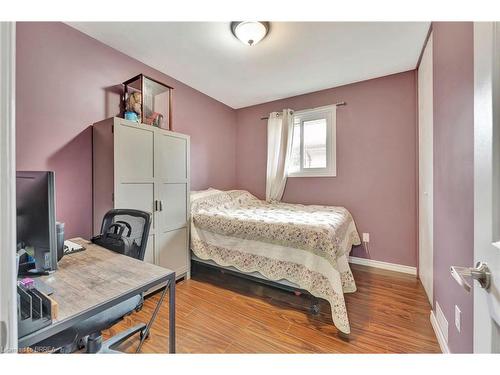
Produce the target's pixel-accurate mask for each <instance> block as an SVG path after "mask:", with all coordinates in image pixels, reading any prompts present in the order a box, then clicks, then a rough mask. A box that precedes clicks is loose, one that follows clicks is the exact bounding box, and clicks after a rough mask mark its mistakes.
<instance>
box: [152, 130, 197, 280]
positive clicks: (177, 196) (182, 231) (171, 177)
mask: <svg viewBox="0 0 500 375" xmlns="http://www.w3.org/2000/svg"><path fill="white" fill-rule="evenodd" d="M155 176H156V180H155V181H156V191H157V199H158V201H159V203H158V211H157V218H158V227H157V228H158V230H157V234H158V243H157V254H156V255H157V257H156V262H157V264H159V265H160V266H163V267H166V268H169V269H171V270H173V271H175V272H176V273H177V276H182V275H183V274H184V273H187V272H189V251H188V217H189V214H188V208H187V204H188V198H189V138H188V137H186V136H184V135H181V134H177V133H172V132H167V131H162V130H158V131H157V132H156V133H155Z"/></svg>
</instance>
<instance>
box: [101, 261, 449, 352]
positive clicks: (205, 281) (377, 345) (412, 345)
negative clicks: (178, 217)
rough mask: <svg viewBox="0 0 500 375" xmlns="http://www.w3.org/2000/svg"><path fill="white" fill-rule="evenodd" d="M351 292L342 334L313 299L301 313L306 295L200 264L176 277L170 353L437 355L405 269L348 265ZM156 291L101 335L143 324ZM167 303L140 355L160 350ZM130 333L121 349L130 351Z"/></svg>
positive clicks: (416, 285)
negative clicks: (314, 307) (188, 275)
mask: <svg viewBox="0 0 500 375" xmlns="http://www.w3.org/2000/svg"><path fill="white" fill-rule="evenodd" d="M352 270H353V273H354V278H355V280H356V284H357V287H358V291H357V292H355V293H352V294H346V295H345V298H346V303H347V311H348V315H349V320H350V323H351V334H350V335H349V336H348V337H345V336H342V335H340V334H339V332H338V330H337V329H336V328H335V326H334V325H333V323H332V318H331V315H330V306H329V304H328V303H327V302H325V301H321V303H320V307H321V311H320V313H319V314H318V315H312V314H311V313H310V312H309V307H310V305H311V301H310V297H308V296H305V295H301V296H296V295H294V293H291V292H286V291H282V290H279V289H276V288H273V287H269V286H266V285H261V284H258V283H255V282H252V281H248V280H244V279H242V278H239V277H235V276H233V275H229V274H223V273H221V272H220V271H217V270H212V269H208V268H204V267H203V268H200V269H199V271H198V272H197V273H196V274H194V275H193V278H192V279H190V280H185V281H180V282H178V283H177V299H176V306H177V313H176V319H177V324H176V328H177V352H178V353H440V349H439V345H438V343H437V340H436V337H435V334H434V331H433V329H432V326H431V324H430V321H429V313H430V310H431V306H430V305H429V302H428V301H427V297H426V295H425V292H424V289H423V287H422V285H421V284H420V282H419V281H418V280H417V279H416V278H415V277H414V276H410V275H405V274H401V273H397V272H391V271H384V270H379V269H375V268H369V267H365V266H359V265H352ZM157 300H158V295H155V296H153V297H151V298H149V299H148V300H146V303H145V305H144V308H143V310H142V311H140V312H138V313H134V314H132V315H130V316H128V317H127V318H125V319H124V320H123V321H122V322H120V323H119V324H117V325H115V326H114V327H113V328H112V329H110V330H108V331H106V332H105V333H104V336H105V338H106V337H109V335H113V334H115V333H117V332H119V331H121V330H124V329H126V328H128V327H131V326H133V325H135V324H137V323H140V322H147V320H148V319H149V317H150V315H151V312H152V310H153V309H154V307H155V306H156V302H157ZM167 323H168V306H167V303H164V305H163V306H162V308H161V310H160V314H159V316H158V318H157V320H156V322H155V324H154V325H153V328H152V331H151V336H150V337H149V339H148V340H147V341H146V343H145V344H144V347H143V352H144V353H165V352H167V342H168V341H167V328H166V327H168V324H167ZM137 344H138V338H132V339H130V340H129V341H128V342H126V343H124V344H123V345H122V346H121V348H120V349H121V350H123V351H127V352H133V351H135V348H136V347H137Z"/></svg>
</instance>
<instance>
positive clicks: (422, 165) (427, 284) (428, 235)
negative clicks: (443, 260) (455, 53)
mask: <svg viewBox="0 0 500 375" xmlns="http://www.w3.org/2000/svg"><path fill="white" fill-rule="evenodd" d="M433 126H434V124H433V79H432V34H431V36H430V37H429V40H428V42H427V45H426V47H425V49H424V53H423V54H422V60H421V62H420V66H419V68H418V155H419V163H418V169H419V175H418V190H419V199H418V202H419V206H418V216H419V217H418V224H419V225H418V228H419V244H418V251H419V253H418V254H419V256H418V275H419V278H420V281H421V282H422V285H423V286H424V289H425V291H426V293H427V297H428V298H429V302H430V303H431V305H432V304H433V300H432V298H433V293H432V291H433V290H432V288H433V144H434V140H433Z"/></svg>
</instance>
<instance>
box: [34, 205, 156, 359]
mask: <svg viewBox="0 0 500 375" xmlns="http://www.w3.org/2000/svg"><path fill="white" fill-rule="evenodd" d="M150 226H151V215H150V214H149V213H147V212H144V211H139V210H131V209H116V210H110V211H108V212H107V213H106V215H104V218H103V221H102V225H101V234H100V235H98V236H96V237H94V238H93V239H92V241H93V242H95V243H97V244H99V245H100V246H103V247H106V248H108V249H110V250H112V251H117V252H120V253H124V252H123V246H119V245H117V241H118V238H119V237H120V235H121V236H123V237H124V239H125V241H126V245H127V246H125V247H127V249H128V250H127V251H126V253H125V255H128V256H131V257H133V258H136V259H139V260H144V254H145V252H146V246H147V242H148V236H149V228H150ZM120 228H121V229H124V230H120ZM108 235H109V236H108ZM106 236H108V237H110V238H111V240H110V241H107V240H106V238H105V237H106ZM113 239H116V240H117V241H113ZM143 302H144V299H143V296H142V295H137V296H134V297H132V298H129V299H128V300H126V301H123V302H121V303H119V304H118V305H116V306H113V307H111V308H109V309H107V310H105V311H103V312H101V313H99V314H97V315H94V316H92V317H90V318H88V319H86V320H84V321H83V322H81V323H78V324H77V325H75V326H73V327H71V328H69V329H67V330H65V331H63V332H61V333H59V334H57V335H55V336H52V337H50V338H48V339H46V340H44V341H42V342H41V343H38V344H37V346H42V347H48V346H50V347H55V348H58V351H59V352H61V353H72V352H74V351H75V350H77V349H82V348H84V347H85V348H86V351H87V353H119V352H118V351H115V350H113V347H115V346H117V345H119V344H121V343H122V342H124V341H125V340H127V339H128V338H130V337H132V336H133V335H135V334H136V333H140V334H141V339H142V336H143V335H145V334H147V332H145V329H146V324H139V325H136V326H135V327H132V328H130V329H128V330H125V331H123V332H120V333H119V334H117V335H115V336H113V337H111V338H110V339H109V340H106V341H105V342H102V335H101V332H102V331H103V330H105V329H108V328H110V327H112V326H113V325H114V324H116V323H117V322H119V321H120V320H122V319H123V318H124V317H125V316H127V315H129V314H131V313H132V312H134V311H138V310H140V309H141V308H142V304H143Z"/></svg>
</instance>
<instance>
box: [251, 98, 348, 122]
mask: <svg viewBox="0 0 500 375" xmlns="http://www.w3.org/2000/svg"><path fill="white" fill-rule="evenodd" d="M334 105H335V106H337V107H338V106H340V105H347V103H346V102H338V103H335V104H334ZM260 119H261V120H269V116H265V117H261V118H260Z"/></svg>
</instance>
